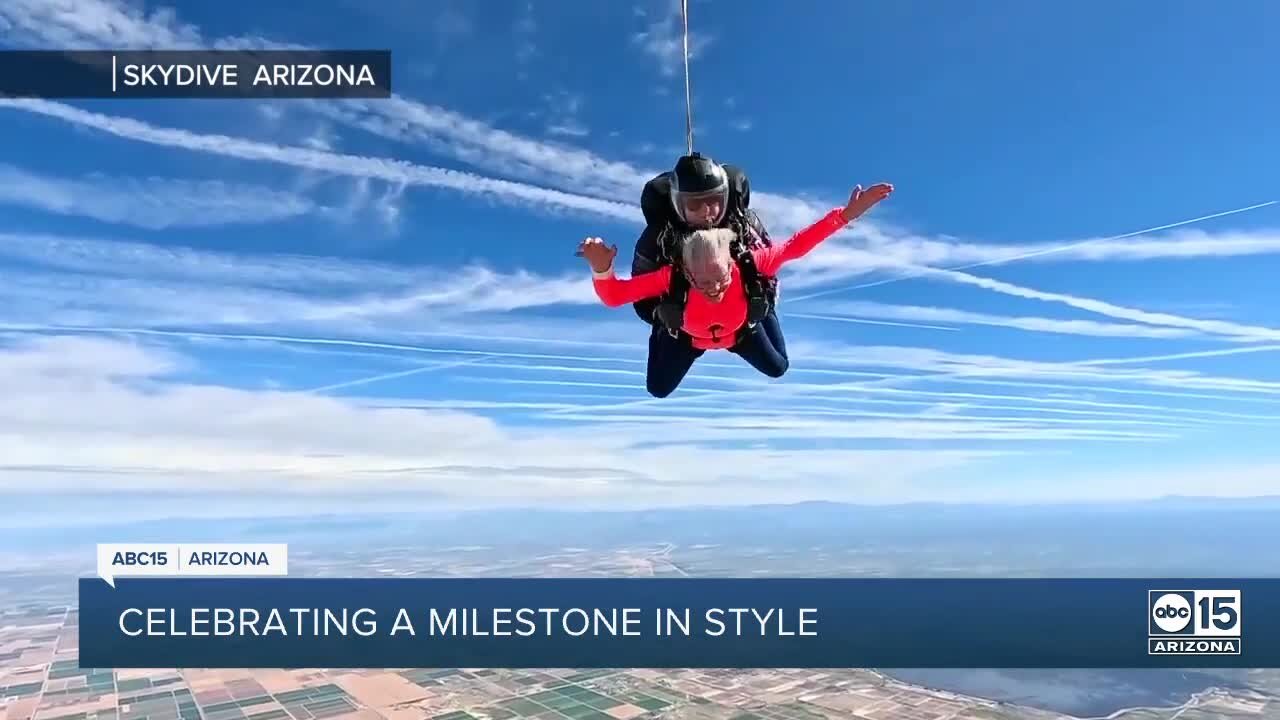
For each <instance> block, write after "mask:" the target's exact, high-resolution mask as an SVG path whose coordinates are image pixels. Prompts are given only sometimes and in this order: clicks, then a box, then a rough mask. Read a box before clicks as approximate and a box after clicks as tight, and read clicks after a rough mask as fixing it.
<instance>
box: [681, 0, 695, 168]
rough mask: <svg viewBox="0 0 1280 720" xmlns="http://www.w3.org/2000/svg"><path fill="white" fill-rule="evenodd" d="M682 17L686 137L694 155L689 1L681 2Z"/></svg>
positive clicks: (690, 150)
mask: <svg viewBox="0 0 1280 720" xmlns="http://www.w3.org/2000/svg"><path fill="white" fill-rule="evenodd" d="M680 16H681V18H682V19H683V20H684V135H685V142H686V143H688V145H689V154H690V155H692V154H693V93H692V92H691V91H690V90H689V0H680Z"/></svg>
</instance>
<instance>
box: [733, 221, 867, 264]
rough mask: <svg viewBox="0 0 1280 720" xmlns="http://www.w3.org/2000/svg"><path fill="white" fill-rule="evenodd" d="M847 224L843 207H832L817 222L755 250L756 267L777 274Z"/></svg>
mask: <svg viewBox="0 0 1280 720" xmlns="http://www.w3.org/2000/svg"><path fill="white" fill-rule="evenodd" d="M848 224H849V223H848V222H847V221H846V220H845V219H844V208H833V209H832V210H831V211H830V212H828V213H827V214H826V215H823V216H822V218H821V219H819V220H818V221H817V222H815V223H813V224H812V225H810V226H809V227H807V228H805V229H803V230H801V231H799V232H797V233H796V234H795V235H792V236H791V237H789V238H787V239H786V240H785V241H783V242H781V243H778V244H777V245H772V246H770V247H767V248H760V249H758V250H755V251H754V253H753V254H754V256H755V260H756V267H757V268H759V269H760V272H761V273H763V274H765V275H771V276H772V275H777V274H778V271H779V270H781V269H782V266H783V265H785V264H786V263H788V262H791V261H792V260H798V259H799V258H802V257H804V256H805V255H808V254H809V251H810V250H813V249H814V248H815V247H817V246H818V245H819V244H820V243H821V242H822V241H823V240H826V239H827V238H829V237H831V236H832V235H834V234H836V231H838V230H840V229H841V228H843V227H844V226H845V225H848Z"/></svg>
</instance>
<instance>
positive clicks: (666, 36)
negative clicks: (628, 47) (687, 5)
mask: <svg viewBox="0 0 1280 720" xmlns="http://www.w3.org/2000/svg"><path fill="white" fill-rule="evenodd" d="M662 5H663V8H662V10H661V12H660V13H659V14H658V17H657V18H656V19H652V20H650V21H649V22H648V24H647V26H646V27H645V29H644V30H641V31H639V32H637V33H635V34H634V35H633V36H632V41H633V42H634V43H635V44H637V45H638V46H640V49H642V50H643V51H644V52H646V53H648V54H649V55H651V56H653V58H654V59H655V60H657V67H658V70H659V71H660V72H661V73H662V74H663V75H666V76H671V75H675V74H677V73H678V72H683V69H684V53H685V41H684V24H683V21H682V17H681V13H680V0H662ZM647 16H648V13H647V12H645V13H644V14H643V15H641V17H647ZM711 42H712V38H711V37H710V36H708V35H705V34H703V33H701V32H697V31H696V30H695V29H694V28H690V30H689V61H690V62H692V61H693V60H694V59H696V58H697V57H698V56H699V55H701V54H702V51H703V50H705V49H706V48H707V46H709V45H710V44H711Z"/></svg>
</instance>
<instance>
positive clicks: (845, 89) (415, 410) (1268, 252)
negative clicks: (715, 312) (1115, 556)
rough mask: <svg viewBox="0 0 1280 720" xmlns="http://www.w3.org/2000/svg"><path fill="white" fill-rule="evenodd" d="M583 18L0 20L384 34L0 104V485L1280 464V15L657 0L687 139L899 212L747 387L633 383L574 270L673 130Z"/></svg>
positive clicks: (804, 268)
mask: <svg viewBox="0 0 1280 720" xmlns="http://www.w3.org/2000/svg"><path fill="white" fill-rule="evenodd" d="M587 8H588V6H587V5H584V4H581V3H552V2H524V1H523V0H521V1H515V0H495V1H493V2H485V3H479V4H478V3H468V2H445V1H442V2H433V3H429V4H421V3H411V2H403V1H401V2H383V3H376V4H373V5H369V4H366V3H357V2H354V1H352V0H331V1H330V2H322V3H317V4H315V5H314V9H309V10H308V11H307V12H299V11H298V10H296V9H295V8H294V6H293V5H292V4H287V3H276V4H266V5H264V4H259V3H253V4H249V3H220V4H217V5H216V6H215V5H214V4H210V3H195V2H189V3H178V4H170V5H163V6H162V5H157V4H154V3H147V4H145V5H144V4H141V3H137V2H122V1H120V0H58V2H47V1H40V2H38V1H37V0H13V1H11V2H8V3H5V4H4V7H3V8H0V27H3V28H4V32H3V34H2V35H3V38H4V41H5V43H6V45H7V47H12V48H31V47H46V48H68V47H74V48H175V47H209V46H215V45H217V46H220V47H271V46H279V45H297V46H306V47H322V48H356V47H369V48H389V49H390V50H391V51H392V53H393V61H394V84H395V97H394V98H393V99H391V100H369V101H349V102H348V101H286V102H274V103H258V102H251V101H240V102H225V101H224V102H199V101H164V102H159V101H147V102H122V101H114V102H113V101H67V102H63V101H52V100H51V101H4V102H0V137H3V138H4V140H3V147H4V152H3V154H0V158H2V160H0V180H2V182H0V219H2V222H0V275H2V276H3V282H2V283H0V297H2V298H3V302H0V326H2V327H0V330H3V332H4V337H3V341H4V345H3V348H0V368H2V369H3V372H0V383H3V384H4V386H5V387H4V393H5V396H6V398H9V399H8V400H7V402H6V403H5V404H4V409H3V410H2V411H0V418H3V419H2V420H0V422H3V431H0V443H2V444H0V447H3V449H4V453H3V454H4V457H5V461H4V463H5V467H4V468H3V469H0V488H2V489H4V490H5V491H9V492H29V491H32V490H33V489H34V490H40V491H63V492H68V493H84V492H89V491H94V492H97V491H103V490H114V491H125V490H132V491H139V492H146V491H150V490H154V489H159V488H164V489H168V490H173V489H178V490H181V491H191V492H208V493H217V494H220V497H221V499H213V500H208V501H204V502H202V504H201V510H202V511H206V512H216V511H218V509H219V508H225V507H229V506H230V504H231V503H239V504H243V501H244V499H245V498H252V497H254V495H255V493H257V492H271V493H280V492H288V493H294V494H296V495H297V496H298V497H300V498H302V497H305V498H307V501H306V507H309V508H311V507H315V506H316V505H315V503H319V504H320V505H323V504H324V503H325V502H329V503H330V505H331V506H333V507H342V506H343V505H344V503H348V502H351V498H353V497H355V496H360V498H361V502H362V503H369V502H375V503H376V501H377V498H379V497H385V498H388V499H387V500H386V504H387V505H388V506H393V507H394V506H397V505H398V503H400V502H401V501H399V500H395V499H394V498H393V494H394V493H405V492H409V493H419V494H420V497H422V498H424V502H431V503H437V504H442V505H443V504H448V505H487V504H511V503H516V504H547V505H554V506H597V507H618V506H636V505H641V506H645V505H671V504H677V505H678V504H687V503H721V502H767V501H796V500H809V499H829V500H850V501H859V502H895V501H904V500H943V501H957V500H984V501H986V500H990V501H1041V500H1076V499H1107V498H1133V497H1154V496H1160V495H1164V494H1203V495H1249V494H1257V493H1266V492H1272V491H1274V489H1275V488H1276V487H1277V486H1278V485H1277V482H1276V481H1277V479H1280V463H1277V459H1276V457H1275V450H1274V447H1275V444H1274V435H1275V430H1276V425H1277V423H1278V422H1280V371H1277V370H1276V369H1275V364H1274V359H1275V349H1276V348H1280V345H1278V344H1277V343H1276V341H1277V340H1280V316H1277V312H1276V310H1275V308H1276V306H1277V301H1278V300H1280V292H1278V291H1277V289H1276V284H1275V282H1274V279H1273V278H1274V277H1275V274H1276V271H1277V270H1280V263H1278V262H1277V253H1280V204H1269V203H1271V202H1272V201H1274V200H1277V199H1280V191H1278V190H1277V184H1276V176H1275V158H1276V157H1277V156H1278V155H1277V151H1280V141H1278V140H1277V139H1276V136H1275V133H1274V132H1270V133H1268V132H1265V131H1266V130H1269V129H1270V128H1269V127H1268V125H1269V123H1270V120H1269V119H1270V118H1273V117H1275V116H1276V113H1277V111H1278V110H1280V107H1278V106H1280V101H1278V100H1277V99H1276V95H1275V93H1268V92H1266V88H1267V87H1268V85H1269V83H1271V82H1272V79H1271V78H1270V73H1271V72H1272V71H1271V66H1272V65H1274V62H1273V59H1274V58H1273V55H1272V54H1269V52H1268V49H1267V46H1266V45H1264V43H1263V32H1264V28H1266V27H1274V25H1275V21H1276V20H1277V19H1280V9H1277V8H1276V7H1275V6H1274V5H1272V4H1267V3H1263V2H1238V3H1232V4H1230V5H1224V6H1222V7H1214V8H1212V9H1209V8H1206V7H1202V6H1196V5H1193V4H1191V3H1175V4H1167V3H1162V4H1160V5H1158V6H1157V5H1156V4H1154V3H1152V4H1138V3H1128V4H1124V5H1122V6H1116V7H1114V8H1110V9H1108V11H1107V13H1106V14H1105V15H1099V14H1097V13H1085V12H1082V11H1080V10H1079V9H1076V8H1072V7H1069V6H1064V5H1050V4H1047V3H1017V2H989V3H983V4H981V5H980V6H974V7H960V6H952V5H950V4H947V3H936V2H934V3H925V2H910V3H893V4H883V5H876V4H871V3H834V2H833V3H815V2H808V3H794V4H791V5H788V6H787V7H786V8H785V11H784V9H783V8H782V7H781V6H780V5H778V4H776V3H760V2H750V3H731V2H728V0H715V1H712V0H693V2H691V3H690V15H691V17H690V20H691V27H692V33H693V34H692V38H691V42H692V46H693V48H694V54H693V58H692V73H693V95H694V97H693V102H694V108H693V116H694V123H695V145H696V147H697V148H698V149H699V150H701V151H703V152H705V153H707V154H710V155H712V156H714V157H717V158H719V159H722V160H725V161H729V162H734V163H737V164H739V165H742V166H744V167H746V169H747V170H748V172H749V173H750V175H751V177H752V181H753V188H754V190H755V202H754V204H755V206H756V207H757V209H758V210H759V212H760V213H761V215H762V216H763V217H764V218H765V220H766V221H767V222H768V224H769V226H770V228H771V230H772V232H773V233H774V234H775V235H783V236H785V234H787V233H789V232H793V231H795V230H797V229H799V228H800V227H803V226H804V225H805V224H807V223H808V222H810V221H812V220H814V219H817V218H818V217H820V215H821V214H822V213H823V212H824V211H825V210H827V209H829V208H831V207H833V206H836V205H839V204H842V203H843V202H844V200H845V199H846V198H847V195H848V192H849V189H850V188H851V187H852V186H853V185H854V184H855V183H862V184H863V185H867V184H870V183H874V182H877V181H889V182H892V183H894V185H895V186H896V192H895V193H894V195H893V196H892V197H891V198H890V199H889V200H887V201H886V202H884V203H883V204H882V205H881V206H879V207H877V208H875V209H874V210H873V211H872V212H871V213H870V214H869V215H868V216H867V217H865V218H864V219H863V220H862V221H860V222H859V223H857V224H856V225H854V226H851V227H850V228H848V229H847V230H846V231H845V232H843V233H841V234H839V235H838V236H836V237H834V238H833V239H832V240H830V241H829V242H828V243H826V244H825V245H823V246H822V247H821V248H819V249H818V250H817V251H815V252H814V253H813V254H812V255H810V256H809V257H807V258H805V259H804V260H803V261H802V262H800V263H796V264H794V265H792V266H790V267H789V268H788V269H787V270H786V272H785V273H784V277H783V303H782V318H783V319H782V322H783V327H784V330H785V332H786V335H787V339H788V345H789V348H790V350H791V358H792V365H791V371H790V372H789V373H788V374H787V376H786V377H784V378H782V379H780V380H776V381H774V380H769V379H767V378H764V377H762V376H760V375H758V374H756V373H755V372H754V371H753V370H751V369H750V368H748V367H746V366H745V364H744V363H742V361H740V360H739V359H738V358H736V357H734V356H731V355H728V354H726V353H719V354H711V355H708V356H706V357H704V358H703V359H702V360H701V361H700V362H699V363H698V365H697V366H696V367H695V369H694V371H693V372H692V373H691V375H690V376H689V378H688V379H687V380H686V382H685V384H684V386H682V388H681V389H680V390H679V391H678V392H677V393H676V394H675V395H673V396H672V397H670V398H667V399H665V400H654V399H652V398H650V397H649V396H648V395H647V394H646V393H645V390H644V375H643V373H644V357H645V338H646V330H647V327H646V326H644V325H642V324H641V323H640V322H639V321H638V320H637V319H636V318H635V317H634V315H633V314H632V313H631V311H630V310H629V309H628V308H620V309H615V310H611V309H608V308H605V307H603V306H602V305H600V304H599V303H598V302H597V301H596V299H595V297H594V295H593V293H592V291H591V288H590V283H589V277H588V274H587V272H586V267H585V264H584V263H583V262H582V260H581V259H579V258H575V257H574V256H573V250H574V247H575V246H576V244H577V242H578V241H579V240H580V239H581V238H582V237H584V236H587V235H599V236H603V237H604V238H606V239H607V240H609V241H610V242H614V243H616V244H617V245H618V246H619V249H620V253H621V254H622V256H623V257H629V254H630V250H631V247H632V244H633V242H634V239H635V237H636V236H637V234H638V233H639V231H640V226H639V218H640V216H639V211H638V208H637V207H636V204H637V201H638V198H639V190H640V186H641V185H642V184H643V182H644V181H645V180H646V179H648V178H649V177H651V176H652V175H653V174H655V173H657V172H660V171H662V170H664V169H666V168H668V167H669V166H670V165H671V164H672V163H673V162H674V160H675V159H676V157H677V156H678V155H679V154H680V153H681V152H683V150H684V106H683V98H684V85H683V82H684V81H683V74H682V65H681V56H680V54H679V52H680V34H679V32H680V23H679V14H678V13H679V5H678V3H676V2H670V1H669V0H646V1H645V2H641V3H595V4H592V5H591V6H590V8H589V9H587ZM1246 208H1247V209H1246ZM1206 216H1217V217H1206ZM1160 227H1164V228H1165V229H1162V230H1156V231H1153V232H1149V233H1141V234H1136V235H1135V234H1133V233H1135V232H1136V231H1141V230H1144V229H1148V228H1160ZM1120 235H1128V237H1123V238H1118V239H1116V238H1115V236H1120ZM1049 250H1054V251H1053V252H1046V251H1049ZM1014 256H1026V257H1020V259H1016V260H1012V261H1008V262H1005V260H1006V259H1008V258H1011V257H1014ZM961 266H973V267H966V268H965V269H956V268H959V267H961ZM1273 346H1276V347H1273ZM275 497H278V495H276V496H275ZM326 498H327V499H328V500H326ZM301 506H302V504H301V503H300V504H299V507H301ZM271 509H273V510H275V509H287V508H280V507H279V506H278V504H276V503H273V505H272V508H271Z"/></svg>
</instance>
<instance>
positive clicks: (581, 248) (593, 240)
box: [575, 237, 618, 273]
mask: <svg viewBox="0 0 1280 720" xmlns="http://www.w3.org/2000/svg"><path fill="white" fill-rule="evenodd" d="M575 254H576V255H577V256H578V257H585V258H586V259H587V262H588V263H589V264H590V265H591V270H592V272H596V273H602V272H605V271H607V270H608V269H609V268H611V267H613V258H614V257H616V256H617V254H618V246H617V245H612V246H609V247H605V244H604V240H601V239H600V238H598V237H589V238H587V239H586V240H583V241H582V243H581V244H579V245H578V252H577V253H575Z"/></svg>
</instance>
